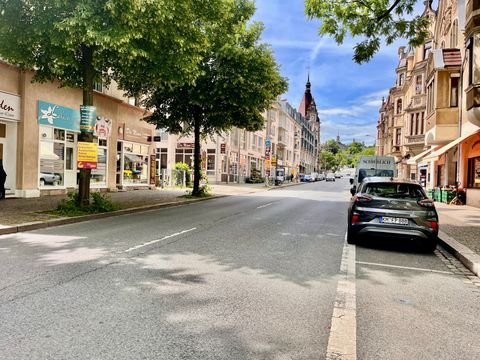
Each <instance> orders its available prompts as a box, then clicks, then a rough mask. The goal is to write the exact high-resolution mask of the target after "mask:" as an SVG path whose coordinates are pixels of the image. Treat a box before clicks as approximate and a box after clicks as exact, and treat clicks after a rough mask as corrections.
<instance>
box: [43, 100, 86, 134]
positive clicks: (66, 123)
mask: <svg viewBox="0 0 480 360" xmlns="http://www.w3.org/2000/svg"><path fill="white" fill-rule="evenodd" d="M38 123H39V124H40V125H50V126H55V127H57V128H61V129H67V130H73V131H76V132H79V131H80V112H79V111H78V110H75V109H71V108H68V107H64V106H59V105H56V104H52V103H49V102H45V101H41V100H39V101H38Z"/></svg>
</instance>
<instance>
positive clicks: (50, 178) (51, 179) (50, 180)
mask: <svg viewBox="0 0 480 360" xmlns="http://www.w3.org/2000/svg"><path fill="white" fill-rule="evenodd" d="M61 181H62V177H61V176H60V175H58V174H52V173H40V186H45V185H47V184H48V185H53V186H57V185H58V184H60V182H61Z"/></svg>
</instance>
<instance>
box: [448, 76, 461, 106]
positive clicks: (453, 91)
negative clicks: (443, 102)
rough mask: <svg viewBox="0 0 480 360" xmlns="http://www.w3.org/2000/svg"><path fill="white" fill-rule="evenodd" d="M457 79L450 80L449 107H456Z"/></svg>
mask: <svg viewBox="0 0 480 360" xmlns="http://www.w3.org/2000/svg"><path fill="white" fill-rule="evenodd" d="M458 80H459V78H458V77H451V78H450V107H457V106H458V82H459V81H458Z"/></svg>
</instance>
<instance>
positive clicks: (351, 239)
mask: <svg viewBox="0 0 480 360" xmlns="http://www.w3.org/2000/svg"><path fill="white" fill-rule="evenodd" d="M347 243H348V244H350V245H355V244H356V243H357V238H356V237H355V235H353V234H352V230H351V229H350V226H349V227H348V229H347Z"/></svg>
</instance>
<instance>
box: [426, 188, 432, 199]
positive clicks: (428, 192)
mask: <svg viewBox="0 0 480 360" xmlns="http://www.w3.org/2000/svg"><path fill="white" fill-rule="evenodd" d="M427 197H428V198H429V199H433V189H427Z"/></svg>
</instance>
